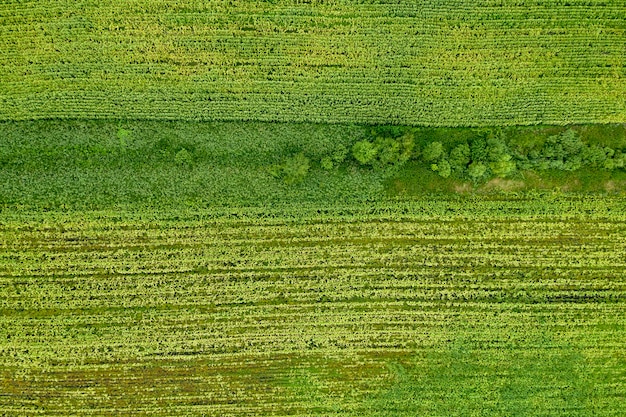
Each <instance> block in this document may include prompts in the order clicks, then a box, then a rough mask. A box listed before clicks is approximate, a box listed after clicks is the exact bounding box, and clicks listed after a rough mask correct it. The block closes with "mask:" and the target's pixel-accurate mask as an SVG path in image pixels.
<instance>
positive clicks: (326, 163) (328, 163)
mask: <svg viewBox="0 0 626 417" xmlns="http://www.w3.org/2000/svg"><path fill="white" fill-rule="evenodd" d="M321 165H322V168H323V169H325V170H326V171H330V170H332V169H333V168H334V166H335V164H334V163H333V159H332V158H331V157H330V156H325V157H323V158H322V161H321Z"/></svg>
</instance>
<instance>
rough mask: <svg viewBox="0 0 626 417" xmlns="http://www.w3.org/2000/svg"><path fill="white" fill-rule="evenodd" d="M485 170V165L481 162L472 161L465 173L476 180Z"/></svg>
mask: <svg viewBox="0 0 626 417" xmlns="http://www.w3.org/2000/svg"><path fill="white" fill-rule="evenodd" d="M486 172H487V166H486V165H485V164H483V163H482V162H472V163H471V164H470V166H469V167H468V169H467V173H468V174H469V176H470V177H471V178H472V179H473V180H474V181H478V180H479V179H481V178H482V177H483V176H484V175H485V173H486Z"/></svg>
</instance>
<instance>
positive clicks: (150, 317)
mask: <svg viewBox="0 0 626 417" xmlns="http://www.w3.org/2000/svg"><path fill="white" fill-rule="evenodd" d="M625 253H626V200H624V198H623V197H608V196H604V197H603V196H590V195H581V196H574V195H568V196H561V197H549V196H544V197H536V198H523V199H522V198H518V199H515V198H509V199H507V200H502V199H493V200H489V199H486V198H474V199H471V198H467V197H466V198H457V199H447V200H446V199H439V200H437V201H435V200H433V199H421V200H420V199H417V200H413V201H405V202H395V203H394V202H386V203H372V204H368V205H360V206H358V205H354V204H352V205H342V204H339V203H337V204H334V205H326V206H323V205H320V204H310V205H302V204H300V205H291V206H290V205H283V206H274V207H272V208H268V207H265V208H262V207H260V208H234V207H230V208H222V209H180V210H170V209H168V210H134V211H128V210H100V211H97V210H96V211H93V210H92V211H71V210H70V211H62V210H56V211H41V210H40V211H34V212H33V211H29V210H25V209H24V210H21V209H12V210H3V211H2V212H0V309H1V311H2V313H1V314H0V393H1V395H0V414H2V415H10V416H13V415H16V416H17V415H125V416H129V415H173V414H178V415H209V416H251V415H268V416H270V415H271V416H286V415H293V416H300V415H319V416H331V415H335V416H336V415H342V416H416V415H425V416H426V415H427V416H446V417H448V416H469V415H475V416H483V415H484V416H487V415H488V416H513V415H516V416H522V415H523V416H531V415H532V416H535V415H536V416H616V417H617V416H622V415H623V412H624V408H623V407H624V404H625V403H626V353H625V352H626V314H625V313H626V280H625V278H624V277H625V276H626V275H625V274H626V263H625V260H624V254H625Z"/></svg>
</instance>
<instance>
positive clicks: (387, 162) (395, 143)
mask: <svg viewBox="0 0 626 417" xmlns="http://www.w3.org/2000/svg"><path fill="white" fill-rule="evenodd" d="M413 149H414V141H413V136H412V135H411V134H410V133H407V134H404V135H402V136H401V137H397V138H394V137H391V136H379V137H376V138H374V141H373V142H371V141H369V140H362V141H359V142H357V143H355V144H354V146H353V147H352V155H353V156H354V158H355V159H356V160H357V161H358V162H359V163H360V164H361V165H373V166H374V167H376V168H378V169H386V168H390V167H394V166H395V167H398V166H400V165H402V164H404V163H405V162H406V161H408V160H409V159H410V158H411V156H412V154H413Z"/></svg>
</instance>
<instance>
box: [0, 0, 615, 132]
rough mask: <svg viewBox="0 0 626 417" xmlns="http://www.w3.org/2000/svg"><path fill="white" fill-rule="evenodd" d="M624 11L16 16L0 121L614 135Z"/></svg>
mask: <svg viewBox="0 0 626 417" xmlns="http://www.w3.org/2000/svg"><path fill="white" fill-rule="evenodd" d="M625 28H626V9H625V8H624V3H623V0H570V1H566V2H563V1H553V0H540V1H527V0H522V1H512V0H504V1H502V0H498V1H492V0H489V1H479V2H470V1H464V0H439V1H427V2H417V1H414V0H399V1H336V0H324V1H317V0H315V1H299V0H271V1H256V0H254V1H253V0H228V1H226V0H212V1H209V2H207V1H200V0H192V1H185V2H172V1H163V0H136V1H131V2H119V1H111V0H95V1H89V2H85V1H78V2H77V1H75V0H61V1H59V0H54V1H51V0H41V1H36V2H33V1H26V2H24V1H18V0H7V1H3V2H2V3H1V4H0V85H2V88H0V120H29V119H42V118H59V119H67V118H86V119H93V118H108V119H111V118H116V119H119V118H128V119H160V120H164V119H165V120H207V121H215V120H260V121H283V122H287V121H298V122H323V123H325V122H332V123H337V122H343V123H383V124H384V123H395V124H407V125H430V126H512V125H533V124H538V123H546V124H559V125H562V124H570V123H617V122H623V121H624V120H625V119H626V102H625V101H624V95H623V91H624V77H625V72H624V71H625V70H624V68H625V59H626V58H625V57H626V53H625V50H624V37H625V36H626V34H625V32H624V30H625Z"/></svg>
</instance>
